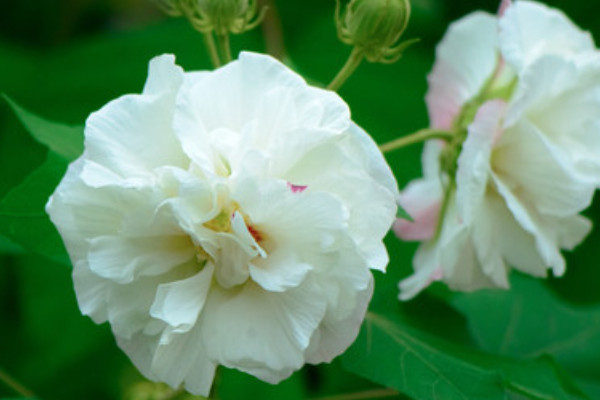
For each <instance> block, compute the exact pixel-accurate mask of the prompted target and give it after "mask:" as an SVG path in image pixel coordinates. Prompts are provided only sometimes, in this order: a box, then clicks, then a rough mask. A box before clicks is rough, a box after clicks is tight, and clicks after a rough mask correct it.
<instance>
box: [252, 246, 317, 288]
mask: <svg viewBox="0 0 600 400" xmlns="http://www.w3.org/2000/svg"><path fill="white" fill-rule="evenodd" d="M312 269H313V267H312V265H310V264H307V263H305V262H301V261H300V260H299V259H298V257H297V256H296V255H295V254H294V253H293V252H292V251H291V250H290V249H286V248H280V249H278V250H275V251H274V252H272V253H269V255H268V256H266V258H257V259H255V260H253V261H252V262H251V264H250V266H249V271H250V277H251V278H252V280H253V281H254V282H256V283H257V284H259V285H260V286H261V287H262V288H263V289H265V290H268V291H270V292H284V291H286V290H288V289H290V288H293V287H297V286H298V285H300V284H301V283H302V282H303V281H304V278H306V275H307V274H308V272H309V271H311V270H312Z"/></svg>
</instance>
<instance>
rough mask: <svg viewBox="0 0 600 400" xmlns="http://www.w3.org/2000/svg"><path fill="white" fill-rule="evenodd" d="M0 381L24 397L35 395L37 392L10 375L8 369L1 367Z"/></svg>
mask: <svg viewBox="0 0 600 400" xmlns="http://www.w3.org/2000/svg"><path fill="white" fill-rule="evenodd" d="M0 382H4V384H5V385H6V386H8V387H9V388H11V389H12V390H13V391H14V392H15V393H18V394H19V395H21V396H23V397H35V394H34V393H33V392H32V391H31V390H29V389H27V388H26V387H25V386H23V385H21V384H20V383H19V382H17V381H16V380H15V379H14V378H13V377H11V376H10V375H8V374H7V373H6V371H4V370H2V369H0Z"/></svg>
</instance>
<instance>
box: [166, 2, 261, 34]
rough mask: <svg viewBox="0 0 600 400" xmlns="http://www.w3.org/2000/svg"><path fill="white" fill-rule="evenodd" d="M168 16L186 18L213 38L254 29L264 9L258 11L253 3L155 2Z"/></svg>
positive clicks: (197, 28)
mask: <svg viewBox="0 0 600 400" xmlns="http://www.w3.org/2000/svg"><path fill="white" fill-rule="evenodd" d="M156 1H157V2H158V4H159V5H160V6H161V8H162V9H163V10H164V11H165V12H166V13H167V14H169V15H171V16H177V17H180V16H183V17H186V18H187V19H188V20H189V21H190V23H191V24H192V26H193V27H194V28H195V29H196V30H198V31H200V32H202V33H209V32H213V31H214V32H215V33H216V34H217V35H225V34H228V33H235V34H238V33H243V32H246V31H248V30H250V29H252V28H254V27H256V26H257V25H258V24H259V23H260V21H261V20H262V18H263V16H264V12H265V11H266V9H262V10H261V12H260V13H259V12H258V8H257V3H256V0H156Z"/></svg>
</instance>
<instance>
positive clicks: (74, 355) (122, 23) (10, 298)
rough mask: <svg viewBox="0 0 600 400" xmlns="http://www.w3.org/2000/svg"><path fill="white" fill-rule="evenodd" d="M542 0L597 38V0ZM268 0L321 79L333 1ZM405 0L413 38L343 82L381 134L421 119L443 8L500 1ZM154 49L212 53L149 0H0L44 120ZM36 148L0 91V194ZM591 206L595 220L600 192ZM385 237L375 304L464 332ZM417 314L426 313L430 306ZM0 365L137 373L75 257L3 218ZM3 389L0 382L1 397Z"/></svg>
mask: <svg viewBox="0 0 600 400" xmlns="http://www.w3.org/2000/svg"><path fill="white" fill-rule="evenodd" d="M546 3H547V4H549V5H553V6H556V7H560V8H562V9H563V10H564V11H565V12H566V13H567V14H568V15H569V16H570V17H571V19H573V20H574V21H575V22H576V23H577V24H578V25H579V26H581V27H583V28H584V29H587V30H590V31H591V32H592V34H593V35H594V37H595V39H596V41H597V42H598V41H599V40H600V12H598V11H599V10H598V4H597V2H595V1H589V0H569V1H566V0H564V1H559V0H556V1H546ZM273 4H274V5H275V7H274V9H273V10H272V13H273V11H275V12H276V13H274V15H277V16H278V19H279V23H280V24H281V26H282V29H283V38H284V41H283V44H284V47H285V52H286V54H287V55H288V56H289V59H290V60H291V62H292V65H293V66H294V68H296V69H297V70H298V71H299V72H301V73H302V74H303V75H304V76H305V77H306V78H307V79H310V80H311V81H313V82H322V83H327V82H329V81H330V80H331V79H332V78H333V76H334V75H335V74H336V72H337V71H338V69H339V68H340V67H341V65H342V64H343V62H344V61H345V59H346V57H347V56H348V54H349V52H350V48H349V47H347V46H345V45H343V44H341V43H340V42H338V40H337V38H336V35H335V28H334V25H333V12H334V6H335V3H334V1H333V0H276V1H274V3H273ZM412 5H413V18H412V20H411V22H410V25H409V29H408V31H407V32H406V37H420V38H421V39H422V41H421V42H420V43H419V44H417V45H416V46H414V47H412V48H411V49H410V50H409V51H408V53H407V54H406V56H405V57H404V58H403V59H402V60H401V61H400V62H398V63H397V64H394V65H391V66H389V65H375V64H367V63H365V64H364V65H362V66H361V67H360V68H359V69H358V71H357V72H356V73H355V75H354V76H352V77H351V78H350V80H349V81H348V82H347V83H346V85H345V86H344V87H343V88H342V89H341V91H340V95H341V96H342V97H344V98H345V100H346V101H347V102H348V103H349V104H350V106H351V108H352V112H353V117H354V119H355V120H356V121H357V122H358V123H359V124H360V125H362V126H363V127H364V128H365V129H366V130H367V131H369V132H370V133H371V134H372V135H373V136H374V138H375V139H376V140H377V141H378V142H384V141H387V140H391V139H393V138H395V137H397V136H398V135H401V134H405V133H408V132H411V131H413V130H416V129H419V128H421V127H424V126H426V125H427V114H426V109H425V104H424V102H423V96H424V94H425V91H426V80H425V77H426V73H428V71H429V70H430V68H431V65H432V62H433V56H434V47H435V43H437V41H439V39H440V38H441V36H442V34H443V33H444V31H445V29H446V28H447V26H448V24H449V22H450V21H452V20H454V19H456V18H458V17H460V16H462V15H464V14H466V13H468V12H470V11H473V10H475V9H484V10H488V11H492V12H493V11H494V10H495V9H496V7H497V2H496V1H494V0H471V1H468V0H413V2H412ZM275 26H277V19H276V20H275ZM266 47H267V46H266V45H265V42H264V40H263V36H262V34H261V32H260V30H256V31H254V32H251V33H249V34H246V35H244V36H243V37H236V38H234V39H233V48H234V50H235V51H236V52H237V51H238V50H240V49H249V50H255V51H265V49H266ZM275 50H276V51H278V52H281V51H282V48H281V47H276V48H275ZM161 53H174V54H175V55H176V56H177V59H178V63H179V64H180V65H182V66H183V67H184V68H185V69H186V70H192V69H201V68H209V66H210V65H209V62H208V58H207V57H206V54H205V52H204V49H203V45H202V40H201V37H200V35H199V34H198V33H196V32H195V31H193V30H192V29H191V27H189V25H188V24H187V22H186V21H184V20H181V19H167V18H165V17H164V16H163V15H162V14H161V13H160V12H159V11H158V10H157V8H156V7H155V6H154V4H152V3H151V2H150V1H148V0H104V1H102V0H22V1H11V2H9V1H5V2H3V4H2V9H1V11H0V92H2V93H5V94H7V95H8V96H10V97H11V98H12V99H14V100H16V101H17V102H18V103H19V104H21V105H22V106H24V107H25V108H27V109H28V110H30V111H32V112H35V113H37V114H38V115H40V116H43V117H46V118H48V119H51V120H55V121H61V122H67V123H70V124H73V125H82V124H83V123H84V121H85V118H86V116H87V115H88V114H89V113H90V112H92V111H94V110H96V109H98V108H99V107H101V106H102V105H103V104H105V103H106V102H108V101H109V100H111V99H113V98H115V97H118V96H119V95H121V94H124V93H131V92H139V91H140V90H141V88H142V86H143V83H144V81H145V78H146V69H147V63H148V60H149V59H150V58H152V57H153V56H155V55H158V54H161ZM45 152H46V150H45V148H44V147H42V146H41V145H39V144H37V143H36V142H34V141H33V139H31V138H30V136H29V135H28V133H27V132H26V131H25V129H24V128H23V127H22V126H21V124H20V123H19V121H18V120H17V118H16V117H15V116H14V114H13V113H12V111H11V110H9V108H8V106H7V105H6V103H4V102H0V197H2V196H3V195H5V194H6V193H7V192H8V191H9V190H10V189H11V188H13V187H14V186H15V185H17V184H18V183H19V182H21V181H22V180H23V179H24V178H25V177H26V176H27V175H28V174H29V173H30V172H31V171H32V170H33V169H34V168H35V167H37V166H38V165H40V163H41V162H42V161H43V159H44V156H45ZM419 152H420V148H419V146H416V147H414V148H410V149H408V150H402V151H399V152H396V153H392V154H390V155H389V156H388V160H389V162H390V164H391V165H392V168H393V169H394V171H395V173H396V175H397V177H398V181H399V185H400V186H401V187H402V186H404V185H405V183H406V182H407V181H408V180H409V179H411V178H414V177H416V176H418V175H419V173H420V163H419ZM588 215H589V216H591V217H592V218H593V219H594V220H595V221H600V219H599V218H600V215H599V208H598V204H594V205H593V206H592V208H591V209H590V210H589V211H588ZM598 240H599V235H598V233H597V232H596V233H594V235H593V236H592V237H590V238H588V239H587V241H586V242H585V244H584V245H583V246H582V247H581V248H580V249H579V250H578V251H577V252H576V253H574V254H570V255H569V256H568V263H569V266H570V268H569V272H568V273H567V276H566V277H564V278H563V279H561V280H558V279H554V280H551V282H550V283H549V287H550V288H551V289H552V291H553V293H555V294H557V295H558V296H560V297H561V298H562V299H563V301H565V302H566V303H568V304H573V305H575V306H577V307H596V306H597V305H598V303H600V290H598V285H599V283H600V269H598V268H597V262H595V261H594V260H596V259H597V258H596V257H597V254H598V249H597V248H595V247H596V245H597V243H598ZM388 244H389V247H390V252H391V255H392V263H391V264H390V267H389V273H388V276H387V277H385V278H383V277H381V276H379V277H378V286H377V290H378V292H377V296H376V299H375V300H374V301H375V306H382V305H378V303H391V304H393V307H402V311H404V312H406V315H408V316H410V315H417V314H419V313H420V312H422V310H423V309H427V310H429V311H428V312H432V314H431V317H432V318H433V319H432V320H431V321H430V323H431V326H435V324H439V323H440V321H443V322H444V323H447V324H448V327H447V328H446V329H445V331H444V332H445V334H452V332H455V333H456V335H455V336H456V338H457V340H465V341H468V340H467V339H464V338H463V339H460V336H461V335H463V334H464V332H466V328H465V326H466V324H467V323H466V321H465V319H464V318H463V317H462V316H460V315H459V314H458V313H457V312H456V311H453V310H450V309H447V307H446V306H444V305H439V304H437V303H436V304H434V305H432V302H435V300H432V299H431V298H429V297H428V296H422V297H421V298H420V299H419V300H417V301H415V302H413V303H411V304H409V305H405V306H399V305H396V301H395V298H396V283H397V281H398V279H399V278H400V277H401V276H405V275H407V274H408V271H409V270H410V262H409V260H410V259H411V258H412V253H413V251H414V248H415V246H414V245H413V244H401V243H400V242H398V241H396V240H395V239H394V238H388ZM383 306H389V304H387V305H385V304H384V305H383ZM458 308H459V309H460V306H459V307H458ZM466 308H468V307H466ZM432 310H433V311H432ZM420 323H421V324H422V325H424V326H425V327H427V326H426V325H427V320H426V319H424V320H421V322H420ZM455 326H456V327H455ZM599 364H600V363H599ZM0 369H2V370H5V371H8V372H10V374H11V375H13V376H15V377H17V378H18V379H19V380H20V381H21V382H22V383H23V384H25V385H26V386H28V387H30V388H32V389H33V390H34V391H35V392H36V393H37V394H38V395H39V397H40V398H42V399H46V400H54V399H56V400H58V399H98V400H100V399H119V398H122V397H123V396H124V393H126V392H127V388H129V387H131V385H132V384H134V383H135V382H136V381H138V380H140V378H139V377H138V376H137V375H136V373H135V371H134V370H133V369H132V367H131V366H130V364H129V362H128V360H127V359H126V357H125V356H124V355H123V354H122V353H121V352H120V351H119V350H118V348H117V347H116V345H115V344H114V340H113V338H112V336H111V334H110V328H109V327H108V326H107V325H106V324H104V325H103V326H96V325H94V324H93V323H92V322H91V321H90V320H89V319H88V318H86V317H82V316H81V315H80V313H79V311H78V309H77V305H76V302H75V296H74V293H73V288H72V283H71V280H70V270H69V269H68V268H66V267H65V266H62V265H58V264H55V263H53V262H51V261H48V260H46V259H44V258H42V257H40V256H37V255H30V254H27V253H25V252H24V251H22V250H21V249H20V248H19V247H18V246H17V245H15V244H13V243H11V242H10V241H9V240H7V239H5V238H3V237H2V236H1V232H0ZM599 369H600V368H599ZM599 379H600V377H599ZM221 380H222V381H223V382H227V384H226V385H223V386H222V390H221V393H220V395H221V398H223V399H227V398H230V399H238V398H277V399H280V398H285V399H292V398H305V397H318V396H325V395H328V394H335V393H344V392H351V391H355V390H361V389H368V388H372V387H374V385H373V384H371V383H368V382H366V381H363V380H362V379H357V378H355V377H354V376H353V375H351V374H349V373H347V372H344V371H343V370H342V369H341V368H340V365H339V362H335V363H334V364H333V365H331V366H324V367H318V368H315V367H310V368H305V369H304V370H302V371H300V372H299V373H297V374H295V375H294V377H293V378H292V379H290V380H288V381H286V382H285V383H284V384H282V385H280V386H277V387H271V386H269V385H266V384H262V383H260V382H258V381H256V380H255V379H253V378H250V377H247V376H245V375H242V374H238V373H235V372H231V371H225V372H224V373H223V376H222V378H221ZM599 387H600V386H599ZM596 389H598V388H596ZM12 395H14V393H12V392H11V391H10V390H9V389H8V388H7V387H5V386H3V385H2V384H1V383H0V398H3V397H10V396H12ZM599 398H600V397H599Z"/></svg>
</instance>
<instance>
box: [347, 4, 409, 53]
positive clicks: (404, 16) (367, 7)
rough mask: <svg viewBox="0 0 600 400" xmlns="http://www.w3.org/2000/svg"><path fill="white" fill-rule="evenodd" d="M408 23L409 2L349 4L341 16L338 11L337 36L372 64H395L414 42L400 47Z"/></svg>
mask: <svg viewBox="0 0 600 400" xmlns="http://www.w3.org/2000/svg"><path fill="white" fill-rule="evenodd" d="M409 19H410V2H409V0H351V1H350V3H349V4H348V5H347V7H346V8H345V10H344V12H343V14H342V13H340V5H339V0H338V9H337V13H336V24H337V29H338V36H339V37H340V40H342V41H343V42H344V43H346V44H350V45H352V46H355V47H356V48H358V49H360V50H361V51H362V52H363V53H364V55H365V58H366V59H367V60H368V61H371V62H394V61H396V60H397V59H398V58H400V56H401V55H402V51H403V50H405V49H406V47H408V45H410V44H412V43H413V42H414V40H412V41H407V42H403V43H400V44H399V45H397V46H396V47H394V46H395V44H396V42H397V41H398V40H399V39H400V37H401V36H402V34H403V33H404V31H405V30H406V27H407V25H408V21H409Z"/></svg>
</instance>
